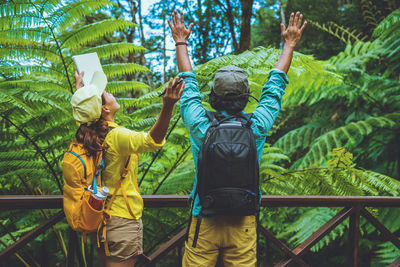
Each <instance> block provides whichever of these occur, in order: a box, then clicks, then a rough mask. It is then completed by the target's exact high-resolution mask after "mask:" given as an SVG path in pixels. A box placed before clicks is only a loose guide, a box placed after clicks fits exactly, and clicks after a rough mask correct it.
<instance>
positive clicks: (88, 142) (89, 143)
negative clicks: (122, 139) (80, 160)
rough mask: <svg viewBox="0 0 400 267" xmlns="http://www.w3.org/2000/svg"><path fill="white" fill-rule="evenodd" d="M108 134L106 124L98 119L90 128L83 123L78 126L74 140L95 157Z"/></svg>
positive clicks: (103, 120) (101, 119)
mask: <svg viewBox="0 0 400 267" xmlns="http://www.w3.org/2000/svg"><path fill="white" fill-rule="evenodd" d="M101 98H102V104H103V105H104V103H105V101H104V98H103V96H102V97H101ZM107 133H108V123H107V121H106V120H105V119H103V118H102V117H100V119H99V120H98V121H96V122H94V123H92V124H90V126H88V125H87V123H83V124H81V125H80V126H79V128H78V130H77V131H76V134H75V138H76V140H77V141H78V142H79V143H81V144H83V147H84V148H85V149H86V150H87V151H88V154H89V155H90V156H92V157H96V156H97V152H99V151H101V150H102V149H103V144H104V140H105V139H106V136H107Z"/></svg>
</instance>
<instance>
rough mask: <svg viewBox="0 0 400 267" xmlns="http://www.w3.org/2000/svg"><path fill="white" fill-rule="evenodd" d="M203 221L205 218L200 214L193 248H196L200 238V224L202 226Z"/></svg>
mask: <svg viewBox="0 0 400 267" xmlns="http://www.w3.org/2000/svg"><path fill="white" fill-rule="evenodd" d="M202 220H203V216H201V214H199V215H198V216H197V223H196V230H195V232H194V237H193V244H192V247H194V248H195V247H196V245H197V239H198V237H199V232H200V224H201V221H202Z"/></svg>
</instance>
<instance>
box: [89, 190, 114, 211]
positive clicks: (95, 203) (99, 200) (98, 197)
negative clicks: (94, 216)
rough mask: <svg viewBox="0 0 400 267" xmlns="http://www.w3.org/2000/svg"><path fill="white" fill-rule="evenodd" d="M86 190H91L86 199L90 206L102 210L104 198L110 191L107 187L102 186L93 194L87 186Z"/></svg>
mask: <svg viewBox="0 0 400 267" xmlns="http://www.w3.org/2000/svg"><path fill="white" fill-rule="evenodd" d="M88 190H89V191H90V192H92V194H91V195H90V197H89V201H88V202H89V204H90V206H92V208H93V209H95V210H102V209H103V204H104V201H105V200H106V198H107V195H108V193H109V192H110V190H109V189H108V187H106V186H103V187H102V188H101V190H97V194H94V193H93V190H91V188H90V187H89V188H88Z"/></svg>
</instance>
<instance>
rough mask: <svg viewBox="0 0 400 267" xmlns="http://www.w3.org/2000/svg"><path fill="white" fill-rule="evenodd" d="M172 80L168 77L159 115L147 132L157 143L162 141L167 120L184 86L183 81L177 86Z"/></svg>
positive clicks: (166, 128)
mask: <svg viewBox="0 0 400 267" xmlns="http://www.w3.org/2000/svg"><path fill="white" fill-rule="evenodd" d="M178 80H179V78H176V79H175V81H174V85H177V83H178ZM172 81H173V79H172V78H171V79H169V83H168V85H167V87H166V89H165V95H164V97H163V105H162V108H161V112H160V115H159V116H158V119H157V121H156V123H154V125H153V127H152V128H151V129H150V132H149V133H150V136H151V137H152V138H153V140H154V142H156V143H157V144H160V143H161V142H162V141H163V139H164V137H165V134H166V133H167V130H168V125H169V121H170V120H171V116H172V110H173V108H174V105H175V103H176V102H177V101H178V100H179V98H180V97H181V95H182V92H183V89H184V88H185V82H183V83H181V84H179V85H177V86H173V85H172Z"/></svg>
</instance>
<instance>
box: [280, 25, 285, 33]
mask: <svg viewBox="0 0 400 267" xmlns="http://www.w3.org/2000/svg"><path fill="white" fill-rule="evenodd" d="M285 30H286V29H285V25H283V23H281V34H283V33H284V32H285Z"/></svg>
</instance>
